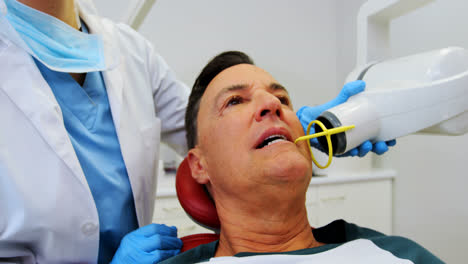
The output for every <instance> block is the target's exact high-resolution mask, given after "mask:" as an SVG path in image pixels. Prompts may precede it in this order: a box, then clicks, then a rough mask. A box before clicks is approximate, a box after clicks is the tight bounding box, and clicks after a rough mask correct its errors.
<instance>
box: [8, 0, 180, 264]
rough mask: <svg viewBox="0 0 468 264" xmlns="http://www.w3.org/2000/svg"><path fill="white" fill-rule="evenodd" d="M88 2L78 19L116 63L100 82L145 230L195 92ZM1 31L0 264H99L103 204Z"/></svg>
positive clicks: (40, 82)
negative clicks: (160, 169) (162, 160)
mask: <svg viewBox="0 0 468 264" xmlns="http://www.w3.org/2000/svg"><path fill="white" fill-rule="evenodd" d="M81 1H84V3H82V4H83V5H81V8H80V16H81V18H82V19H83V20H84V21H85V22H86V24H87V25H88V27H89V29H90V32H91V33H97V34H100V35H101V36H103V39H104V47H105V54H106V61H109V62H111V63H113V64H114V67H113V69H111V70H108V71H104V72H103V76H104V80H105V84H106V88H107V93H108V97H109V102H110V106H111V112H112V116H113V120H114V124H115V127H116V130H117V135H118V138H119V142H120V146H121V151H122V155H123V159H124V162H125V164H126V167H127V171H128V176H129V178H130V183H131V186H132V190H133V196H134V200H135V207H136V214H137V219H138V223H139V225H140V226H143V225H147V224H149V223H151V220H152V214H153V209H154V201H155V189H156V186H155V185H156V172H157V165H158V155H159V142H160V139H161V140H164V141H166V142H168V143H169V144H171V145H172V146H176V147H177V146H178V148H179V151H182V152H183V151H184V149H185V133H184V115H185V108H186V104H187V98H188V92H189V91H188V89H187V87H186V86H184V85H183V84H182V83H181V82H178V81H177V80H176V79H175V77H174V74H173V73H172V72H171V71H170V69H169V68H168V66H167V65H166V63H165V62H164V60H163V59H162V58H161V57H160V56H159V55H157V54H156V53H155V52H154V50H153V48H152V46H151V44H150V43H149V42H148V41H147V40H145V39H144V38H142V37H141V36H140V35H139V34H138V33H136V32H134V31H133V30H132V29H131V28H129V27H128V26H125V25H116V24H114V23H112V22H110V21H109V20H106V19H102V18H100V17H98V16H96V15H95V14H93V13H92V12H91V13H90V12H89V11H88V10H90V9H89V8H88V7H89V6H88V5H89V4H90V2H89V0H81ZM91 4H92V3H91ZM0 5H4V3H3V0H0ZM3 7H4V6H3ZM2 28H3V27H2V26H0V122H1V123H0V262H1V263H3V262H7V263H8V262H12V263H18V262H21V263H47V264H53V263H95V262H96V261H97V255H98V247H99V246H98V245H99V219H98V214H97V210H96V205H95V203H94V200H93V197H92V195H91V192H90V189H89V187H88V183H87V181H86V178H85V176H84V174H83V171H82V169H81V167H80V164H79V161H78V159H77V156H76V154H75V152H74V149H73V146H72V144H71V142H70V139H69V137H68V134H67V131H66V130H65V127H64V123H63V118H62V113H61V110H60V107H59V105H58V103H57V101H56V100H55V97H54V95H53V93H52V91H51V89H50V87H49V86H48V84H47V82H46V81H45V80H44V79H43V77H42V75H41V73H40V72H39V70H38V69H37V67H36V65H35V63H34V61H33V59H32V58H31V56H30V55H29V54H27V53H26V52H25V51H24V50H22V49H20V48H19V47H18V46H17V45H15V44H14V41H12V39H13V38H14V37H13V36H11V35H8V34H5V31H2ZM16 41H17V39H16ZM160 137H162V138H160Z"/></svg>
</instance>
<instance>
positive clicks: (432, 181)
mask: <svg viewBox="0 0 468 264" xmlns="http://www.w3.org/2000/svg"><path fill="white" fill-rule="evenodd" d="M364 2H365V0H351V1H350V0H341V1H338V3H337V8H338V12H337V14H338V17H337V19H338V22H337V26H338V28H339V31H338V32H339V37H338V49H339V54H338V57H337V60H338V62H337V79H338V82H342V81H344V79H345V77H346V74H347V73H348V72H349V71H350V70H351V69H352V68H353V67H354V63H355V56H356V53H355V34H356V24H355V19H356V16H357V11H358V9H359V6H360V5H361V4H362V3H364ZM467 10H468V2H467V1H465V0H438V1H436V2H434V3H432V4H430V5H428V6H426V7H425V8H423V9H420V10H417V11H415V12H414V13H410V14H408V15H406V16H403V17H400V18H398V19H396V20H394V21H393V22H392V23H391V30H390V31H391V32H390V35H391V37H390V38H391V52H392V57H400V56H405V55H408V54H413V53H417V52H422V51H427V50H432V49H438V48H444V47H447V46H461V47H464V48H467V49H468V34H466V27H467V26H468V16H467ZM349 40H350V42H348V41H349ZM351 47H352V49H348V48H351ZM343 51H345V52H343ZM402 125H404V124H402ZM467 148H468V135H465V136H462V137H446V136H423V135H412V136H407V137H404V138H400V139H399V140H398V143H397V146H396V147H395V148H394V149H392V150H391V151H389V153H388V154H386V155H384V156H382V157H375V158H374V165H375V166H377V167H389V168H394V169H396V170H397V171H398V176H397V178H396V180H395V189H394V229H393V230H394V233H395V234H397V235H402V236H406V237H409V238H412V239H413V240H415V241H417V242H418V243H420V244H421V245H423V246H425V247H426V248H427V249H429V250H430V251H431V252H433V253H434V254H435V255H437V256H439V257H440V258H442V259H443V260H444V261H446V262H447V263H466V259H467V252H466V250H467V249H468V247H467V245H468V230H467V229H466V228H464V227H465V226H466V223H468V206H467V204H468V193H467V192H466V186H468V177H466V176H467V173H466V169H465V167H464V165H465V163H466V162H467V161H468V160H467V158H466V154H467Z"/></svg>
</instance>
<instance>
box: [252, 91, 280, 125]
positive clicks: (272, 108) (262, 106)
mask: <svg viewBox="0 0 468 264" xmlns="http://www.w3.org/2000/svg"><path fill="white" fill-rule="evenodd" d="M258 100H259V101H260V103H259V104H258V108H257V111H256V112H255V120H256V121H257V122H260V121H262V120H263V119H264V118H271V117H277V118H282V116H283V111H282V108H281V102H280V100H279V99H278V98H277V97H276V96H274V95H272V94H269V93H268V94H263V95H261V96H259V99H258Z"/></svg>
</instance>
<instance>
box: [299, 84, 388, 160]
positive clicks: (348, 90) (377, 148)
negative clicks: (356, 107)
mask: <svg viewBox="0 0 468 264" xmlns="http://www.w3.org/2000/svg"><path fill="white" fill-rule="evenodd" d="M365 87H366V83H365V82H363V81H354V82H349V83H347V84H345V85H344V86H343V89H341V92H340V93H339V94H338V96H337V97H336V98H335V99H333V100H331V101H330V102H328V103H325V104H323V105H319V106H314V107H310V106H303V107H302V108H301V109H299V111H297V113H296V115H297V117H298V118H299V120H300V121H301V124H302V127H303V128H304V131H306V130H307V126H308V125H309V123H310V122H311V121H312V120H315V119H317V117H318V116H319V115H320V114H321V113H322V112H324V111H326V110H328V109H330V108H332V107H335V106H337V105H339V104H342V103H344V102H346V101H347V100H348V98H350V97H351V96H353V95H356V94H358V93H360V92H362V91H364V89H365ZM311 133H314V129H313V127H312V128H311ZM310 144H311V146H313V147H314V148H317V149H319V150H321V151H323V149H322V148H321V147H320V145H319V143H318V140H317V138H314V139H311V140H310ZM395 144H396V140H389V141H386V142H384V141H379V142H376V143H374V144H372V143H371V142H370V141H365V142H364V143H362V144H361V145H360V146H359V147H357V148H354V149H352V150H350V151H348V152H346V153H344V154H342V155H339V156H338V157H346V156H359V157H364V156H365V155H366V154H367V153H368V152H369V151H372V152H374V153H376V154H378V155H381V154H383V153H385V152H387V151H388V147H391V146H394V145H395Z"/></svg>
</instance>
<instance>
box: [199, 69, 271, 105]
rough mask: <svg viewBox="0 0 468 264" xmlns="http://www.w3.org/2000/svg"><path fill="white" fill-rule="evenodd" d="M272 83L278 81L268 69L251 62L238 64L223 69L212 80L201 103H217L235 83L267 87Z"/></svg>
mask: <svg viewBox="0 0 468 264" xmlns="http://www.w3.org/2000/svg"><path fill="white" fill-rule="evenodd" d="M272 83H277V81H276V80H275V79H274V78H273V76H271V75H270V74H269V73H268V72H267V71H265V70H263V69H261V68H259V67H257V66H255V65H251V64H238V65H235V66H232V67H229V68H227V69H225V70H223V71H221V72H220V73H219V74H218V75H216V77H215V78H213V80H211V82H210V83H209V84H208V86H207V88H206V91H205V94H204V96H203V97H202V102H201V103H202V105H203V104H205V103H208V104H210V102H211V103H215V99H216V98H217V96H219V95H220V94H222V93H225V92H226V90H227V89H229V88H230V87H233V86H235V85H247V86H250V87H267V86H270V85H271V84H272ZM203 101H205V102H203Z"/></svg>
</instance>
